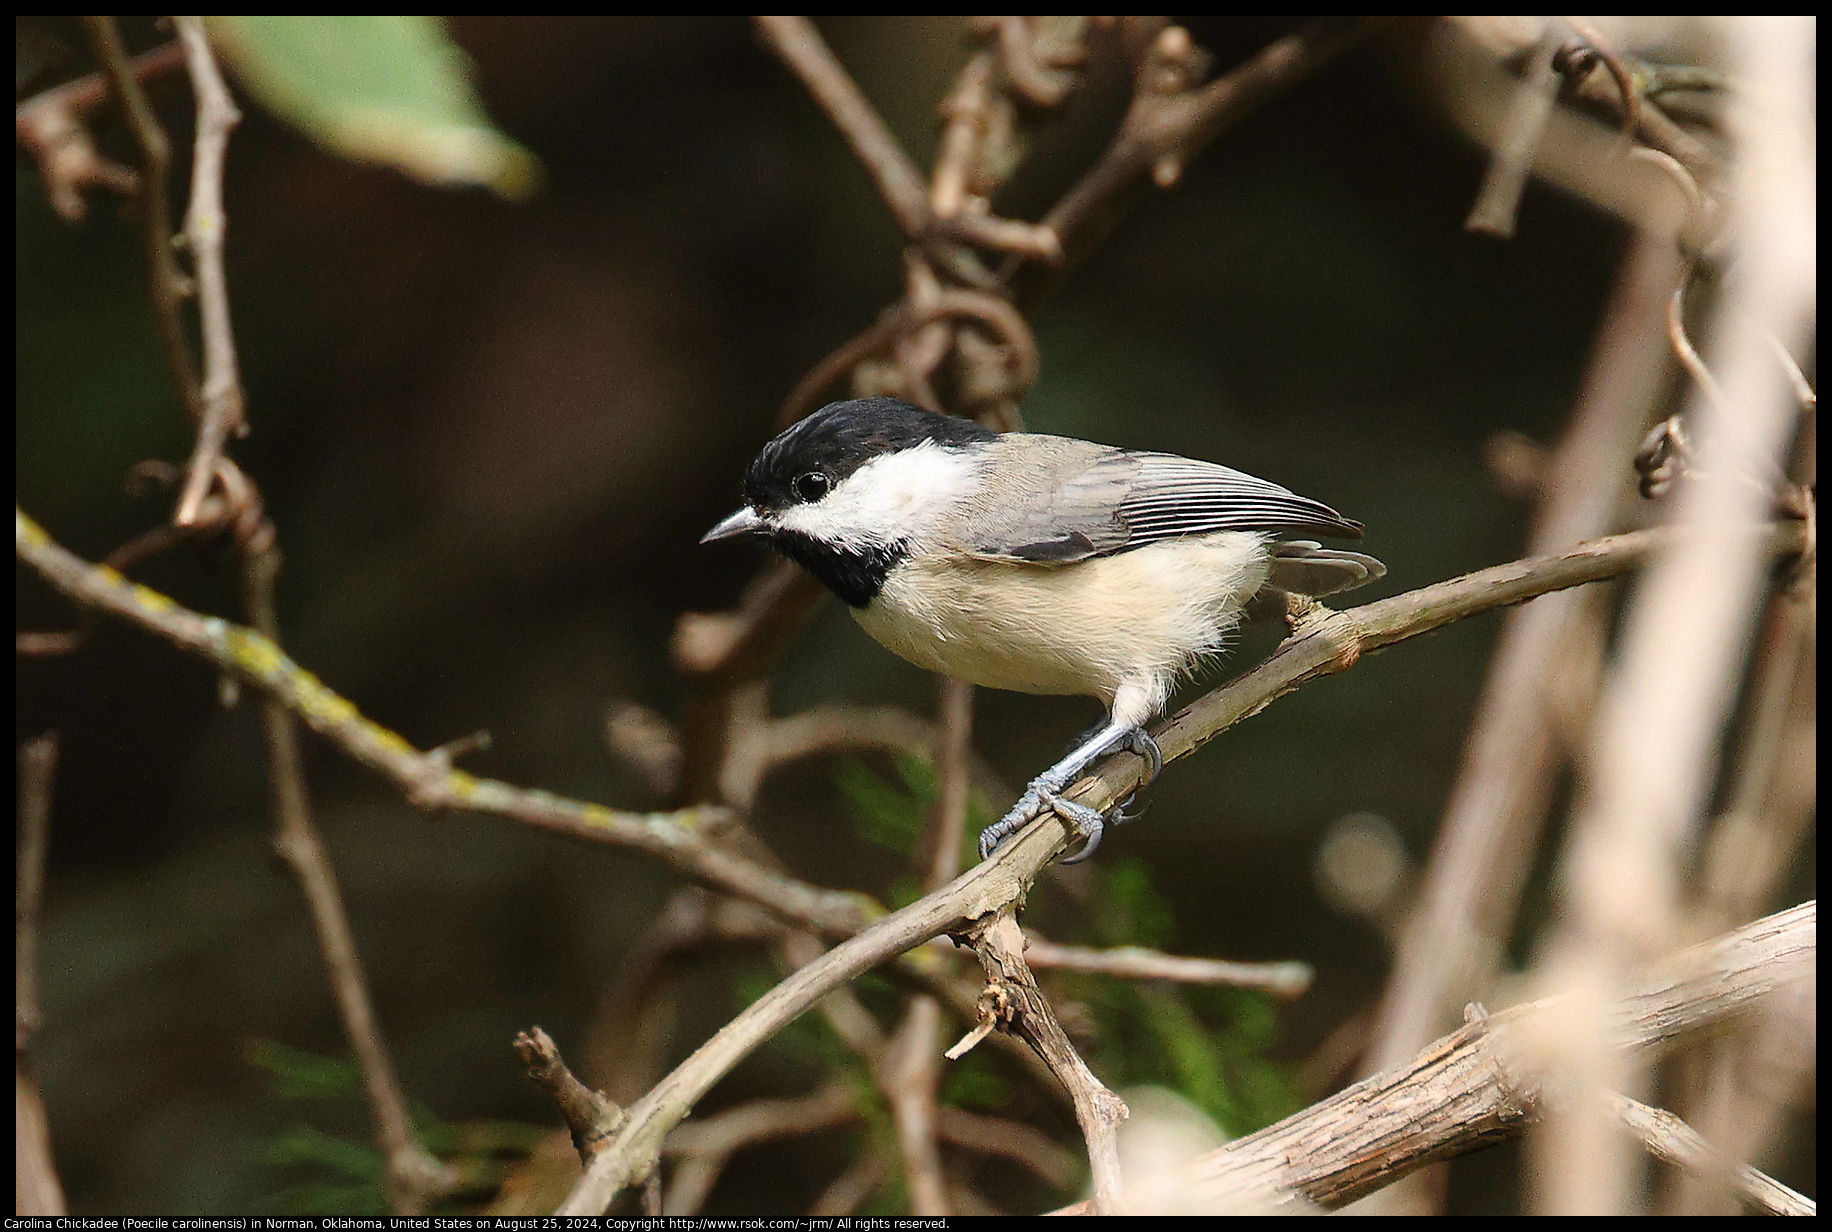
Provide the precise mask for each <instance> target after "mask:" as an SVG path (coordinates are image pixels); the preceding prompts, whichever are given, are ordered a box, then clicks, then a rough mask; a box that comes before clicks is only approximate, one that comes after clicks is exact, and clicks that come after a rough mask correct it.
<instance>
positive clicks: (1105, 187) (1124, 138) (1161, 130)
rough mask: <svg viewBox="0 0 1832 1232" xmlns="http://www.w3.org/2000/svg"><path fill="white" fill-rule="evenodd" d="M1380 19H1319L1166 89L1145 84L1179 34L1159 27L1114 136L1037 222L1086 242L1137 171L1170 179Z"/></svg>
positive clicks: (1064, 237) (1005, 275) (1075, 244)
mask: <svg viewBox="0 0 1832 1232" xmlns="http://www.w3.org/2000/svg"><path fill="white" fill-rule="evenodd" d="M1378 26H1379V22H1378V21H1376V20H1372V19H1365V18H1355V19H1348V20H1342V19H1333V18H1328V19H1323V20H1320V21H1316V22H1313V23H1311V24H1310V25H1308V26H1306V27H1305V28H1304V29H1302V30H1300V31H1298V32H1297V33H1296V34H1291V35H1287V36H1286V37H1284V38H1281V39H1277V40H1275V41H1273V42H1272V43H1269V44H1267V45H1266V47H1265V48H1263V49H1262V50H1261V51H1260V52H1259V53H1258V54H1257V55H1255V56H1254V57H1253V58H1252V59H1250V60H1248V61H1247V62H1246V63H1245V64H1242V65H1241V66H1240V67H1238V68H1235V69H1233V70H1231V71H1230V72H1228V73H1226V74H1225V75H1223V76H1221V77H1218V78H1216V79H1215V80H1214V81H1211V82H1209V83H1208V84H1207V85H1204V86H1201V87H1199V88H1197V89H1195V90H1193V91H1191V90H1184V89H1173V90H1171V91H1169V92H1162V91H1156V90H1152V89H1148V88H1146V84H1145V83H1147V82H1148V81H1149V80H1150V79H1151V77H1152V76H1153V75H1154V74H1161V73H1162V72H1163V71H1164V69H1165V67H1166V63H1165V61H1166V59H1167V53H1170V52H1174V51H1175V50H1176V47H1175V45H1174V43H1175V37H1176V36H1172V37H1173V45H1171V46H1167V45H1166V44H1165V43H1164V42H1163V39H1164V38H1165V36H1167V35H1169V34H1170V30H1169V29H1166V30H1164V31H1161V32H1159V34H1158V35H1157V36H1156V37H1155V38H1154V39H1153V40H1152V42H1151V44H1150V47H1151V49H1152V50H1151V53H1150V55H1149V56H1148V63H1147V64H1146V65H1145V66H1144V67H1142V68H1141V69H1140V74H1139V76H1140V81H1141V88H1140V89H1139V91H1138V93H1137V94H1136V95H1135V97H1134V99H1133V102H1132V105H1131V107H1130V109H1129V110H1128V111H1127V113H1126V117H1125V119H1124V120H1123V121H1122V122H1121V124H1120V131H1119V133H1118V134H1117V135H1116V136H1115V137H1114V139H1113V143H1112V144H1111V145H1110V146H1109V147H1108V148H1107V150H1106V152H1105V153H1104V154H1102V155H1101V158H1100V161H1099V162H1097V163H1096V164H1095V165H1094V166H1093V167H1091V168H1089V169H1088V171H1087V172H1086V173H1084V174H1083V175H1082V177H1081V179H1080V180H1078V181H1077V182H1076V184H1075V186H1074V187H1073V188H1071V189H1070V190H1069V191H1068V192H1067V193H1065V194H1063V197H1062V199H1061V200H1060V201H1058V202H1057V203H1056V204H1055V205H1054V206H1053V207H1052V208H1051V209H1050V211H1049V212H1048V213H1047V214H1045V215H1044V217H1043V222H1042V224H1041V225H1042V226H1044V227H1047V228H1048V229H1049V230H1050V231H1051V232H1052V233H1053V234H1054V235H1055V236H1056V238H1057V240H1058V241H1059V242H1060V243H1061V244H1062V246H1063V247H1064V249H1066V250H1070V251H1073V250H1075V249H1078V248H1086V247H1087V245H1088V242H1089V241H1090V239H1091V238H1092V235H1091V231H1092V230H1093V229H1094V227H1095V226H1097V225H1098V224H1099V223H1100V222H1102V221H1109V220H1110V218H1111V215H1112V213H1113V208H1114V205H1115V203H1116V201H1117V199H1118V198H1119V197H1120V196H1121V194H1122V193H1123V192H1124V191H1125V190H1126V189H1128V188H1129V187H1131V186H1132V185H1133V184H1134V183H1135V182H1137V181H1138V180H1139V178H1140V177H1142V176H1144V175H1146V174H1147V173H1151V174H1153V175H1154V176H1159V178H1160V182H1162V178H1163V175H1168V176H1169V178H1170V179H1172V180H1174V179H1175V175H1174V174H1171V172H1172V168H1175V169H1176V170H1177V171H1180V170H1181V168H1182V167H1183V166H1185V165H1187V164H1188V163H1189V161H1190V160H1191V159H1193V158H1194V157H1195V156H1196V154H1197V153H1198V152H1200V151H1201V149H1202V148H1203V147H1204V146H1206V145H1207V144H1208V143H1209V142H1211V141H1213V140H1214V139H1215V138H1216V137H1217V136H1219V135H1220V134H1221V133H1222V132H1223V131H1225V130H1226V129H1227V127H1228V126H1229V125H1230V124H1232V123H1233V122H1234V121H1235V120H1238V119H1240V118H1241V117H1242V116H1244V115H1246V114H1247V113H1248V112H1249V111H1251V110H1252V109H1253V108H1255V107H1257V106H1258V105H1260V104H1261V103H1263V102H1265V101H1266V100H1267V99H1269V98H1271V97H1272V96H1273V95H1275V94H1277V93H1278V92H1279V91H1280V90H1283V89H1286V88H1289V87H1290V86H1293V85H1295V84H1297V83H1298V82H1299V81H1302V80H1303V79H1304V78H1305V77H1307V76H1309V75H1310V74H1311V73H1313V72H1315V71H1316V70H1317V69H1318V68H1320V67H1321V66H1322V65H1324V64H1326V63H1328V62H1329V61H1330V60H1332V59H1334V58H1335V57H1336V56H1338V55H1340V54H1342V53H1343V52H1345V51H1347V50H1348V49H1349V48H1350V47H1352V46H1354V45H1355V44H1356V43H1357V42H1359V41H1361V39H1363V38H1365V37H1366V36H1367V35H1369V34H1370V33H1372V32H1373V31H1374V30H1375V29H1377V28H1378ZM1181 39H1182V45H1183V46H1185V47H1187V46H1188V42H1189V36H1188V34H1187V33H1183V34H1182V35H1181ZM1185 54H1187V53H1185ZM1151 57H1156V58H1155V59H1152V58H1151ZM1159 168H1162V169H1163V173H1162V174H1161V173H1160V171H1159ZM1019 264H1020V259H1019V258H1016V257H1014V258H1011V259H1010V260H1008V261H1007V262H1006V264H1005V266H1004V267H1003V268H1002V269H1001V270H1000V272H999V274H1000V278H1001V279H1002V280H1003V281H1005V282H1007V283H1009V282H1010V281H1011V277H1012V275H1013V273H1015V271H1016V270H1017V268H1018V266H1019Z"/></svg>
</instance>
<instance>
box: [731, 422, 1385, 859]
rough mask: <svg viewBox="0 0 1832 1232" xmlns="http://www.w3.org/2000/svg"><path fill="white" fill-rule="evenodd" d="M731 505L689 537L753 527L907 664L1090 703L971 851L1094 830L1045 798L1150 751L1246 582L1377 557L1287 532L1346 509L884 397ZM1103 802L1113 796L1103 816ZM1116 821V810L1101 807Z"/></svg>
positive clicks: (1308, 586)
mask: <svg viewBox="0 0 1832 1232" xmlns="http://www.w3.org/2000/svg"><path fill="white" fill-rule="evenodd" d="M744 499H745V502H746V504H745V507H744V508H742V509H740V510H738V512H736V513H734V514H732V515H731V516H730V517H728V518H726V519H725V520H724V521H723V522H720V523H719V524H718V525H717V526H715V527H713V528H712V529H711V530H710V531H708V532H707V533H706V535H705V537H704V538H703V539H701V540H700V542H702V543H711V542H713V541H714V540H718V539H729V538H731V537H732V536H735V535H742V534H761V535H764V536H766V537H767V538H768V539H769V541H770V544H771V546H772V547H774V548H775V549H776V550H777V551H779V552H781V553H782V554H783V555H785V556H787V557H789V558H790V559H791V560H793V561H795V562H796V563H798V564H800V565H801V566H802V567H803V568H805V569H807V570H808V572H810V573H812V574H813V575H814V576H815V577H817V578H819V579H820V580H821V581H822V582H823V583H825V584H826V585H827V587H828V588H829V589H830V590H832V591H833V592H834V594H836V595H838V596H839V597H840V598H841V599H843V600H845V601H846V603H847V605H848V606H849V607H850V608H851V609H852V614H853V617H854V618H855V619H856V620H857V621H858V622H859V623H860V624H861V625H863V626H864V628H865V631H866V632H867V633H869V634H871V635H872V637H874V638H876V639H877V641H878V642H879V643H880V644H882V645H883V646H884V647H886V648H887V649H889V650H891V651H893V652H895V653H896V654H899V655H901V656H903V657H904V658H905V659H908V660H909V661H910V662H912V663H914V664H916V665H917V666H918V667H925V668H928V669H929V670H930V671H935V672H942V673H945V674H947V675H949V676H955V677H958V678H959V679H962V680H966V681H970V682H971V683H973V684H977V685H985V686H987V687H989V688H995V689H1013V690H1016V691H1018V692H1021V693H1073V694H1088V695H1091V696H1094V697H1098V698H1100V700H1101V701H1102V702H1104V703H1105V704H1106V707H1107V713H1108V719H1107V722H1106V723H1105V724H1104V725H1103V726H1101V727H1100V728H1099V729H1098V730H1097V731H1095V732H1094V733H1093V734H1092V735H1091V736H1090V737H1089V738H1088V739H1087V740H1085V741H1084V742H1082V743H1081V744H1079V745H1078V746H1077V747H1076V748H1075V749H1074V750H1073V751H1071V752H1070V753H1069V754H1068V756H1066V757H1064V758H1063V759H1062V760H1061V761H1059V762H1057V763H1056V764H1055V765H1054V766H1052V767H1050V768H1049V769H1048V770H1047V771H1045V772H1044V773H1043V774H1041V775H1039V776H1037V778H1036V779H1035V780H1033V781H1032V782H1031V784H1030V786H1029V787H1028V788H1026V789H1025V792H1024V795H1023V796H1022V797H1020V798H1019V800H1018V803H1017V804H1016V805H1014V806H1013V807H1012V809H1011V811H1010V812H1009V813H1007V814H1006V815H1005V816H1004V817H1003V818H1002V819H1001V820H999V821H997V822H995V823H994V824H992V825H990V826H988V827H986V829H985V830H984V831H983V832H982V833H981V835H980V857H981V858H982V859H984V858H985V857H986V856H988V855H990V854H991V853H992V851H993V850H994V849H995V848H996V847H997V846H998V845H999V843H1001V842H1002V841H1004V839H1005V837H1006V836H1007V835H1010V834H1012V833H1014V832H1015V831H1017V830H1018V829H1020V828H1022V827H1023V826H1024V825H1025V824H1026V823H1027V822H1029V821H1030V820H1031V819H1032V818H1034V817H1036V816H1038V815H1039V814H1040V813H1041V812H1042V811H1043V810H1044V809H1045V808H1052V809H1054V810H1055V811H1056V812H1057V813H1059V814H1061V815H1062V816H1063V817H1065V818H1067V819H1068V820H1069V821H1070V822H1072V823H1073V824H1074V825H1075V827H1076V828H1077V829H1078V830H1079V831H1080V832H1081V833H1082V835H1083V837H1084V838H1085V839H1086V842H1085V843H1084V844H1083V845H1082V849H1081V851H1080V852H1078V853H1077V854H1076V855H1075V856H1074V857H1072V858H1071V859H1068V860H1065V861H1064V863H1073V862H1075V861H1077V860H1084V859H1086V858H1087V857H1088V856H1089V855H1091V854H1093V851H1094V849H1095V847H1097V846H1098V845H1099V844H1100V840H1101V833H1102V829H1103V824H1104V821H1105V819H1104V818H1103V817H1102V815H1101V814H1100V813H1098V812H1096V811H1095V810H1093V809H1091V808H1089V807H1088V806H1086V805H1083V804H1076V803H1073V802H1071V801H1068V800H1064V799H1063V798H1062V797H1061V795H1060V794H1059V793H1060V792H1061V791H1062V790H1063V789H1064V788H1065V787H1067V786H1068V785H1069V784H1070V783H1071V782H1073V781H1074V779H1075V777H1076V776H1077V775H1079V774H1080V773H1081V771H1082V770H1084V769H1085V768H1086V767H1087V766H1088V765H1089V764H1090V763H1092V762H1093V761H1094V760H1095V759H1096V758H1098V757H1100V756H1101V755H1102V754H1103V753H1106V752H1108V751H1109V750H1112V749H1114V748H1117V747H1120V746H1125V747H1128V748H1130V749H1132V750H1133V751H1134V752H1137V753H1138V754H1139V755H1140V756H1141V757H1143V758H1145V760H1146V764H1147V776H1146V782H1150V781H1151V779H1152V778H1154V777H1156V775H1157V772H1158V770H1159V769H1160V768H1161V767H1162V765H1163V760H1162V758H1161V757H1160V756H1159V754H1158V748H1157V745H1156V744H1154V743H1153V742H1152V740H1151V738H1150V737H1149V736H1147V735H1146V734H1145V729H1144V726H1143V725H1144V723H1145V722H1146V721H1147V720H1148V719H1150V718H1151V717H1152V716H1153V715H1154V714H1156V713H1157V712H1158V710H1159V709H1160V708H1161V707H1162V706H1163V704H1164V701H1165V699H1166V697H1167V696H1168V695H1169V693H1170V690H1171V687H1172V686H1173V685H1174V684H1175V683H1176V682H1177V680H1178V678H1179V677H1181V676H1182V675H1183V674H1184V673H1185V672H1187V671H1188V670H1189V669H1191V668H1192V667H1194V666H1195V664H1196V663H1197V662H1198V661H1199V660H1200V659H1202V658H1203V657H1204V656H1205V655H1211V654H1213V653H1215V652H1216V651H1218V650H1220V649H1221V648H1222V645H1223V644H1224V642H1225V641H1226V640H1227V637H1228V635H1229V634H1230V633H1231V632H1232V631H1233V630H1234V627H1235V626H1236V625H1237V624H1238V623H1239V621H1240V610H1241V607H1242V605H1243V604H1245V603H1246V602H1247V601H1248V600H1249V599H1251V598H1252V597H1253V596H1254V594H1255V593H1257V592H1258V591H1259V590H1260V588H1261V587H1263V586H1272V587H1276V588H1278V589H1280V590H1285V591H1293V592H1296V593H1298V594H1305V595H1329V594H1335V593H1336V592H1338V591H1343V590H1349V589H1351V588H1353V587H1356V586H1361V585H1364V584H1365V583H1368V582H1371V581H1374V580H1375V579H1376V578H1378V577H1380V576H1382V575H1383V574H1385V573H1386V571H1387V569H1386V566H1385V565H1383V564H1381V563H1380V562H1379V561H1377V560H1375V559H1374V558H1373V557H1371V556H1363V555H1361V554H1360V553H1358V552H1342V551H1332V550H1330V549H1326V548H1324V547H1322V546H1321V545H1320V544H1317V543H1315V542H1312V541H1309V540H1296V541H1284V542H1279V541H1277V536H1280V535H1285V534H1292V533H1309V534H1319V535H1329V536H1332V537H1335V538H1343V539H1359V538H1360V537H1361V530H1362V528H1361V524H1360V523H1358V522H1351V521H1349V520H1348V519H1347V518H1344V517H1342V516H1341V515H1340V514H1338V513H1337V512H1336V511H1335V510H1333V509H1331V508H1329V507H1328V506H1326V505H1322V504H1319V503H1318V502H1316V501H1314V500H1309V499H1307V498H1305V497H1302V496H1298V495H1295V494H1294V493H1291V492H1288V491H1286V490H1285V489H1284V488H1281V487H1279V486H1278V485H1277V484H1273V483H1268V482H1266V481H1265V480H1264V479H1255V478H1254V477H1253V476H1251V475H1245V474H1242V473H1241V472H1240V471H1236V470H1229V469H1228V468H1227V467H1225V466H1216V465H1213V464H1212V463H1208V462H1196V461H1192V460H1191V459H1189V458H1180V457H1178V456H1176V455H1175V454H1168V453H1142V452H1136V451H1133V450H1127V449H1114V448H1110V447H1108V446H1106V445H1096V444H1093V443H1091V442H1089V441H1080V440H1073V439H1071V438H1068V437H1061V436H1045V435H1042V434H1040V433H1030V432H1008V433H1004V434H1000V433H997V432H993V431H991V430H990V429H987V428H984V427H981V426H980V425H979V424H977V423H974V422H973V421H972V420H968V419H960V418H957V417H955V416H951V415H938V414H935V413H934V412H932V411H925V410H923V409H921V408H920V407H915V406H911V405H910V404H909V403H907V402H900V401H898V400H897V399H895V398H860V399H856V400H854V401H849V402H834V403H830V404H829V405H827V406H824V407H822V408H821V409H820V410H818V411H816V412H814V414H812V415H810V416H808V417H807V418H806V419H803V420H802V421H801V422H800V423H797V424H796V425H795V426H794V427H791V428H789V429H788V430H787V431H785V432H783V433H782V434H781V435H779V436H777V437H776V439H775V440H772V441H771V442H770V443H769V444H767V445H765V446H764V447H763V452H761V453H759V454H758V455H757V458H756V460H755V461H753V462H752V463H751V465H750V469H749V470H748V471H746V472H745V476H744ZM1115 811H1116V812H1117V810H1115ZM1120 820H1124V815H1123V814H1121V815H1120Z"/></svg>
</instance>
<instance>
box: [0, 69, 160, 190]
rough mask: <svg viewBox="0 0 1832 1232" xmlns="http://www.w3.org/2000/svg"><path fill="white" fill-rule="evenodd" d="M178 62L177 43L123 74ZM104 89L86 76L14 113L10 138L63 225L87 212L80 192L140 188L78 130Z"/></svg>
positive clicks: (148, 73) (149, 73) (100, 80)
mask: <svg viewBox="0 0 1832 1232" xmlns="http://www.w3.org/2000/svg"><path fill="white" fill-rule="evenodd" d="M183 63H184V55H183V53H182V52H181V51H180V50H179V47H178V44H177V43H164V44H161V45H160V46H158V47H155V48H153V49H152V50H151V51H148V52H145V53H143V54H141V55H138V56H135V57H134V58H133V59H132V60H130V61H128V71H129V72H130V73H131V74H132V76H133V78H134V80H135V81H137V82H145V81H147V80H149V79H151V78H153V77H156V76H159V75H161V74H163V73H167V72H170V71H171V70H172V69H175V68H177V67H178V66H179V65H181V64H183ZM108 90H109V86H108V77H107V76H106V74H103V73H90V74H89V75H88V76H86V77H78V78H77V79H76V80H75V81H66V82H65V83H64V84H62V85H60V86H54V87H52V88H51V89H49V90H46V91H44V92H43V93H42V94H38V95H35V96H34V97H32V98H29V99H27V100H26V101H25V102H23V103H20V104H19V106H18V107H17V108H15V109H14V112H13V116H14V120H13V131H14V136H15V138H16V140H17V141H18V142H19V144H20V145H21V146H23V147H24V148H25V149H26V151H27V152H28V153H30V154H31V155H32V158H33V159H34V160H35V161H36V162H37V163H38V175H39V178H40V179H41V180H43V181H44V186H45V196H46V197H47V198H48V199H49V200H50V202H51V208H52V209H54V210H56V211H57V213H58V216H59V217H61V218H62V219H63V220H64V221H65V222H67V223H72V224H74V223H79V222H81V221H82V220H83V217H84V215H85V214H87V213H88V203H87V202H86V201H85V200H84V199H83V190H84V189H85V188H90V187H94V188H101V189H105V190H107V191H109V192H113V193H118V194H119V195H121V196H123V197H131V196H132V195H133V194H134V193H135V191H136V190H137V189H138V188H139V184H140V180H139V177H137V176H136V175H135V174H134V173H133V172H132V171H129V170H128V169H127V168H126V167H123V166H121V165H120V164H119V163H116V162H114V161H112V160H110V159H107V158H104V157H102V154H101V151H99V150H97V149H96V145H95V138H94V137H92V136H91V135H90V133H89V130H88V129H87V128H86V127H84V126H83V116H84V115H85V114H86V113H88V112H92V111H94V110H96V109H97V108H98V107H100V106H101V105H102V103H103V102H105V101H106V100H107V98H108Z"/></svg>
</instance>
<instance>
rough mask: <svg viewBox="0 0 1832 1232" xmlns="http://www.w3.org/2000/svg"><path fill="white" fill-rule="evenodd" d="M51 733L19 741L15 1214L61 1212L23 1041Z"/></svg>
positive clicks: (44, 844) (29, 1010)
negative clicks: (22, 741) (20, 742)
mask: <svg viewBox="0 0 1832 1232" xmlns="http://www.w3.org/2000/svg"><path fill="white" fill-rule="evenodd" d="M56 772H57V733H56V732H48V733H46V734H45V735H42V736H39V737H38V738H37V739H35V740H28V741H26V742H25V743H24V744H22V745H20V746H19V869H18V878H19V880H18V890H17V896H16V898H15V914H14V924H13V946H14V949H13V1038H14V1040H15V1044H16V1051H15V1054H14V1063H13V1065H14V1079H13V1104H14V1110H15V1117H14V1124H13V1131H14V1141H15V1146H14V1151H13V1154H14V1163H13V1196H14V1212H15V1213H16V1214H20V1215H62V1214H65V1213H66V1210H67V1207H66V1205H65V1202H64V1186H63V1182H62V1181H61V1180H60V1179H59V1178H58V1175H57V1160H56V1158H55V1157H54V1156H53V1155H52V1152H51V1124H50V1118H49V1116H48V1115H47V1114H46V1112H45V1104H44V1097H43V1096H42V1095H41V1094H40V1093H39V1090H38V1080H37V1079H36V1078H35V1077H33V1076H32V1074H31V1072H30V1071H29V1070H28V1069H27V1068H26V1045H27V1043H29V1042H30V1041H31V1038H32V1033H33V1032H34V1031H36V1030H37V1029H38V1023H39V1008H38V916H39V907H40V904H41V903H42V901H43V897H44V876H45V854H46V851H47V849H48V848H49V846H50V842H49V831H50V824H51V789H52V784H53V781H54V779H55V776H56Z"/></svg>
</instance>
